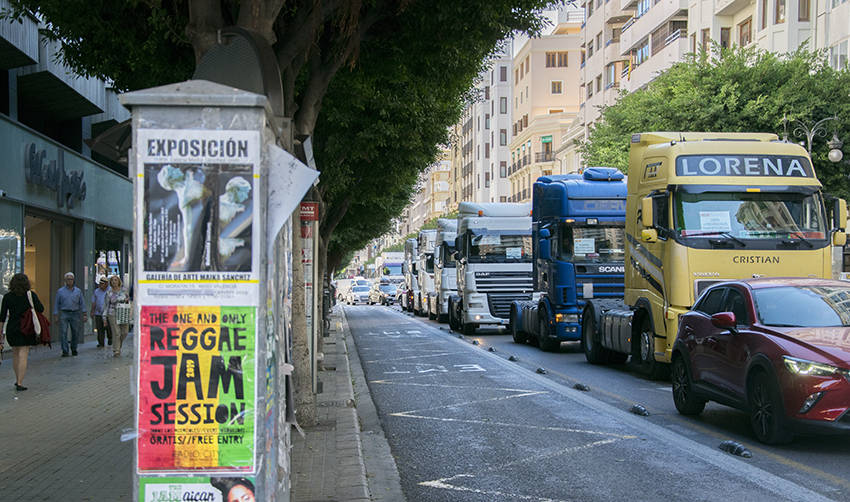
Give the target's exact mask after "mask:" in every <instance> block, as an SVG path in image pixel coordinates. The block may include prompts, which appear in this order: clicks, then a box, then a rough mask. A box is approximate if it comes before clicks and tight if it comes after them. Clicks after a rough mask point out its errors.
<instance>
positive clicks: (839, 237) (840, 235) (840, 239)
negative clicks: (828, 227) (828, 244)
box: [832, 230, 847, 246]
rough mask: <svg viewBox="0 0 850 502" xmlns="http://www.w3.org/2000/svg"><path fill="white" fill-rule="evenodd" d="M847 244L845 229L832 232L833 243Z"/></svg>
mask: <svg viewBox="0 0 850 502" xmlns="http://www.w3.org/2000/svg"><path fill="white" fill-rule="evenodd" d="M845 244H847V234H846V233H845V232H844V231H843V230H836V231H835V232H833V234H832V245H833V246H843V245H845Z"/></svg>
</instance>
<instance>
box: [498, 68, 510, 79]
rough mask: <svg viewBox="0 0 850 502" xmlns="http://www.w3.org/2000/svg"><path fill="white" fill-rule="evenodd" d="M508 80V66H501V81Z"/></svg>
mask: <svg viewBox="0 0 850 502" xmlns="http://www.w3.org/2000/svg"><path fill="white" fill-rule="evenodd" d="M507 81H508V67H507V66H500V67H499V82H507Z"/></svg>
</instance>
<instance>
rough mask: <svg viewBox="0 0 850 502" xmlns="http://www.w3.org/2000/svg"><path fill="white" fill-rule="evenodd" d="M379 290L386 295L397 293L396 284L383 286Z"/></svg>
mask: <svg viewBox="0 0 850 502" xmlns="http://www.w3.org/2000/svg"><path fill="white" fill-rule="evenodd" d="M378 288H380V290H381V291H383V292H384V293H395V284H381V285H380V286H378Z"/></svg>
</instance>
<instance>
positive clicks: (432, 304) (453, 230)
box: [428, 218, 457, 322]
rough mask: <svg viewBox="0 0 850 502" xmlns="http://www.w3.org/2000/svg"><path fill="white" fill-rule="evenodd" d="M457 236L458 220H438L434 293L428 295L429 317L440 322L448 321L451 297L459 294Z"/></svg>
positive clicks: (435, 240) (435, 242)
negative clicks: (456, 255)
mask: <svg viewBox="0 0 850 502" xmlns="http://www.w3.org/2000/svg"><path fill="white" fill-rule="evenodd" d="M455 237H457V221H456V220H449V219H446V218H440V219H439V220H437V235H436V237H435V239H434V293H433V294H431V295H429V296H428V317H429V318H430V319H437V320H438V321H439V322H446V320H447V319H448V314H449V297H450V296H452V295H455V294H457V270H455V259H454V256H453V255H454V252H455Z"/></svg>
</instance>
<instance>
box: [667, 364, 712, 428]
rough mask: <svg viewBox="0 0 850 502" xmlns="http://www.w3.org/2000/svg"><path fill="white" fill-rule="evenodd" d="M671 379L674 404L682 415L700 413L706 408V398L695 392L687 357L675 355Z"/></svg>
mask: <svg viewBox="0 0 850 502" xmlns="http://www.w3.org/2000/svg"><path fill="white" fill-rule="evenodd" d="M670 380H671V381H672V382H673V404H675V405H676V409H677V410H679V413H681V414H682V415H699V414H700V413H702V410H704V409H705V402H706V401H705V399H702V398H700V397H699V396H697V395H696V394H695V393H694V388H693V385H692V384H691V372H690V370H689V369H688V365H687V364H685V358H684V357H682V356H675V357H674V358H673V369H672V375H671V376H670Z"/></svg>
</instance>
